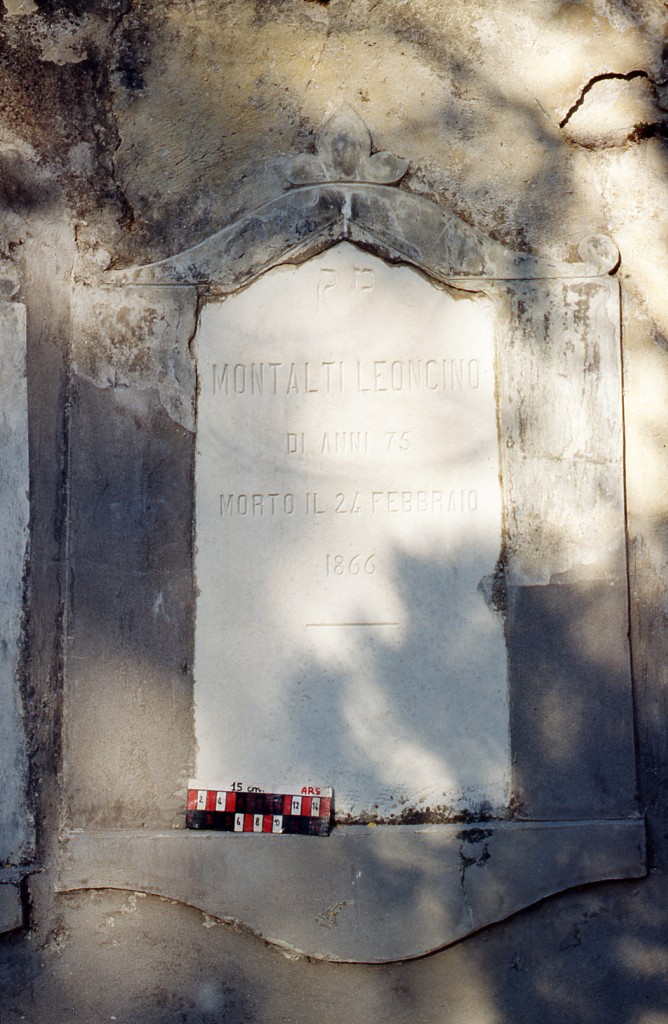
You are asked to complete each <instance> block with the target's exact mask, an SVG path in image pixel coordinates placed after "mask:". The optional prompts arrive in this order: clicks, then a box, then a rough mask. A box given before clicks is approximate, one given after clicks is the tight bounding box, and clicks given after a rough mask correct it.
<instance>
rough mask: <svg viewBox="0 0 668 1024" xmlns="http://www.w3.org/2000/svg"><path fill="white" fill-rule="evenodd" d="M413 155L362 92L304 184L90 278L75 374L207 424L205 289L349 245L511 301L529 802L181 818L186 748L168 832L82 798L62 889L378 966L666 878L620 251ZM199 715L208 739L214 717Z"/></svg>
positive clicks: (515, 750) (515, 601) (516, 556)
mask: <svg viewBox="0 0 668 1024" xmlns="http://www.w3.org/2000/svg"><path fill="white" fill-rule="evenodd" d="M407 167H408V164H407V162H406V161H403V160H401V159H399V158H397V157H394V156H392V155H391V154H388V153H373V152H372V147H371V140H370V136H369V133H368V130H367V129H366V126H365V125H364V124H363V122H362V121H361V120H360V119H359V118H358V117H357V115H356V114H355V113H354V111H352V110H351V109H350V108H344V110H342V111H340V112H339V114H337V115H335V116H334V117H333V118H332V119H330V121H329V122H328V123H327V124H326V125H325V126H324V128H323V130H322V132H321V134H320V136H319V138H318V140H317V144H316V152H315V154H309V155H305V156H300V157H298V158H296V159H293V160H291V161H290V162H289V163H288V165H287V178H288V181H289V182H290V187H288V188H287V189H286V191H285V192H283V193H282V194H281V195H279V196H277V197H276V198H275V199H274V200H272V201H271V202H268V203H266V204H265V205H264V206H262V207H261V208H259V209H256V210H254V211H252V212H250V213H248V214H245V215H244V216H242V217H241V218H240V219H239V220H238V221H236V222H235V223H234V224H231V225H229V226H228V227H226V228H224V229H223V230H222V231H219V232H218V233H217V234H215V235H213V236H212V237H210V238H208V239H207V240H205V241H204V242H202V243H201V244H199V245H196V246H194V247H193V248H191V249H189V250H187V251H186V252H183V253H180V254H178V255H176V256H174V257H172V258H170V259H167V260H163V261H161V262H159V263H155V264H152V265H149V266H144V267H138V268H131V269H129V270H125V271H117V272H110V273H107V274H104V275H102V278H101V279H100V280H98V281H95V282H87V283H85V284H81V285H80V286H78V288H77V294H76V296H75V324H76V329H75V342H74V353H75V360H76V371H77V374H78V375H79V377H80V378H81V379H83V380H86V381H89V382H92V383H93V384H95V385H96V386H97V387H109V386H110V382H111V381H114V382H115V383H116V384H119V383H120V384H124V385H127V386H129V387H135V386H136V387H140V388H141V387H143V386H146V384H145V378H146V377H149V378H150V379H151V381H153V382H154V384H153V385H152V386H155V387H157V390H158V392H159V395H160V400H161V402H162V406H163V408H164V409H165V410H166V411H167V412H168V414H169V416H170V417H171V418H172V419H173V420H175V421H177V422H178V423H180V424H182V425H183V426H184V427H186V428H187V429H188V430H194V424H195V401H196V396H195V367H194V366H193V361H192V355H191V352H190V342H191V340H192V335H193V330H194V328H195V326H196V322H197V320H196V318H197V314H198V310H199V309H201V305H202V303H203V302H204V303H206V302H207V301H208V300H212V301H213V300H220V298H221V297H223V296H225V295H227V294H231V293H234V292H237V291H238V290H240V289H242V288H245V287H247V286H249V285H250V284H251V283H252V282H253V281H254V280H255V279H257V278H259V277H260V276H261V275H263V274H264V273H265V272H266V271H268V270H270V269H271V268H273V267H276V266H278V265H279V264H285V263H302V262H304V261H306V260H308V259H309V258H310V257H312V256H314V255H315V254H317V253H320V252H322V251H323V250H325V249H327V248H330V247H332V246H335V245H337V244H338V243H341V242H348V243H352V244H353V245H356V246H358V247H360V248H362V249H365V250H367V251H370V252H372V253H373V254H374V255H375V256H377V257H380V258H381V259H383V260H385V261H388V262H391V263H403V264H407V265H409V266H412V267H414V268H417V269H419V270H420V271H422V272H423V273H424V274H425V275H427V276H428V277H429V278H430V279H432V280H435V281H438V282H441V283H442V284H444V285H446V286H449V287H450V288H454V289H459V290H465V291H468V292H471V293H481V294H483V295H485V296H487V297H488V299H490V300H491V302H492V303H493V305H494V308H495V310H496V329H495V330H496V336H495V343H496V348H497V375H498V376H497V421H498V431H499V452H500V467H501V472H500V475H501V480H502V496H503V506H504V509H503V515H504V520H503V521H504V543H503V557H502V558H500V561H499V565H498V572H497V578H496V581H495V586H497V588H498V594H497V596H498V597H499V600H500V601H501V602H502V604H503V609H504V614H505V636H506V646H507V656H508V679H509V703H510V743H511V754H512V771H513V780H512V791H513V799H512V802H511V806H510V807H509V808H508V809H507V813H506V814H505V816H504V817H503V820H485V821H473V822H462V821H459V822H453V823H450V824H447V823H446V824H431V825H429V824H427V825H424V826H408V825H380V826H377V827H375V828H368V827H365V826H363V825H356V826H345V827H340V828H337V829H335V831H334V833H333V835H332V837H331V838H330V839H327V840H313V839H309V838H306V837H271V836H270V837H254V836H234V835H232V836H229V835H226V834H201V833H189V832H186V831H185V830H171V831H170V830H169V828H168V825H169V821H170V814H172V811H173V801H174V794H175V793H179V792H181V793H183V795H184V796H185V793H184V780H185V773H186V772H187V770H188V768H187V767H186V766H183V765H182V766H180V767H179V766H173V765H172V766H170V765H167V764H166V765H165V767H164V772H163V775H164V777H165V778H166V782H165V783H164V791H165V794H166V795H165V797H164V803H165V830H164V831H160V830H155V829H153V830H152V829H141V828H139V827H137V828H133V827H132V824H133V821H132V815H131V814H129V815H128V819H127V820H126V822H125V827H124V828H122V829H115V830H106V831H100V830H99V825H96V824H95V822H99V820H100V817H102V819H104V814H102V815H100V813H99V808H98V809H97V812H96V814H95V815H92V814H90V813H89V812H88V811H87V810H86V804H85V801H83V800H81V801H80V804H79V806H78V807H77V806H73V808H72V809H71V812H70V815H69V820H70V821H71V822H72V824H73V826H74V827H73V828H72V829H70V831H68V832H66V833H65V835H64V837H63V839H64V841H63V844H62V850H63V853H62V859H61V863H60V867H59V881H58V885H59V889H60V890H61V891H70V890H75V889H78V888H95V887H116V888H127V889H131V890H140V891H146V892H150V893H157V894H159V895H162V896H166V897H170V898H172V899H176V900H180V901H183V902H185V903H187V904H190V905H193V906H195V907H198V908H200V909H201V910H203V911H205V912H206V913H208V914H211V915H214V916H216V917H218V918H221V919H223V920H229V921H237V922H239V923H241V924H242V925H243V926H244V927H246V928H249V929H251V930H253V931H255V932H256V933H257V934H258V935H260V936H261V937H262V938H264V939H266V940H268V941H271V942H274V943H277V944H279V945H282V946H285V947H289V948H291V949H294V950H296V951H299V952H303V953H305V954H307V955H309V956H313V957H320V958H323V959H329V960H333V961H354V962H376V963H379V962H385V961H390V960H396V959H403V958H409V957H416V956H421V955H424V954H425V953H427V952H429V951H431V950H434V949H437V948H439V947H442V946H444V945H447V944H449V943H452V942H454V941H457V940H459V939H461V938H462V937H464V936H466V935H467V934H470V933H472V932H474V931H476V930H478V929H480V928H481V927H483V926H485V925H489V924H491V923H493V922H495V921H499V920H502V919H504V918H507V917H509V916H510V915H512V914H513V913H515V912H517V911H518V910H520V909H522V908H524V907H527V906H529V905H531V904H533V903H535V902H537V901H539V900H541V899H543V898H544V897H546V896H548V895H551V894H554V893H557V892H560V891H563V890H566V889H568V888H571V887H573V886H577V885H581V884H584V883H587V882H593V881H599V880H603V879H614V878H626V877H638V876H641V875H643V874H644V873H645V851H644V824H643V821H642V819H641V818H640V817H639V815H638V810H637V806H636V803H635V791H636V787H635V759H634V741H633V711H632V700H631V676H630V662H629V650H628V639H627V634H628V620H627V603H628V592H627V570H626V543H625V520H624V483H623V461H622V460H623V437H622V406H621V402H622V393H621V353H620V347H621V346H620V300H619V290H618V284H617V281H616V279H615V277H614V271H615V269H616V267H617V265H618V262H619V254H618V252H617V250H616V248H615V246H614V244H613V243H612V242H611V241H610V240H609V239H607V238H605V237H602V236H592V237H590V238H588V239H586V240H585V241H584V242H583V243H582V244H581V246H580V256H581V262H579V263H574V264H565V263H559V262H556V261H552V260H544V259H540V258H537V257H534V256H529V255H526V254H522V253H515V252H509V251H508V250H506V249H505V248H504V247H503V246H502V245H500V244H499V243H497V242H495V241H493V240H491V239H489V238H487V237H485V236H483V235H482V234H481V233H480V232H478V231H476V230H475V229H474V228H472V227H471V226H470V225H468V224H465V223H464V222H462V221H461V220H460V219H458V218H457V217H455V216H453V215H452V214H451V213H449V212H448V211H445V210H443V209H441V208H440V207H439V206H437V205H436V204H434V203H433V202H431V201H429V200H426V199H424V198H422V197H419V196H416V195H413V194H411V192H410V191H408V190H407V189H406V188H402V187H397V185H398V183H399V182H400V181H401V179H402V178H403V176H404V174H405V173H406V170H407ZM149 307H150V309H151V310H152V315H151V317H150V318H149V317H146V316H145V315H144V312H145V311H146V309H147V308H149ZM121 311H122V314H123V315H122V316H120V315H119V313H120V312H121ZM142 311H144V312H142ZM156 311H157V313H156ZM149 322H150V325H151V326H150V329H149V327H148V326H147V324H149ZM156 324H157V326H156ZM128 333H129V334H130V335H131V338H132V342H131V345H129V344H128ZM77 339H79V340H77ZM129 353H130V354H129ZM155 382H157V383H155ZM75 420H76V417H75ZM75 449H76V442H75ZM129 457H130V456H129ZM555 537H558V538H559V541H558V543H556V542H555ZM189 614H190V615H191V617H192V615H193V609H191V610H190V612H189ZM74 621H75V623H76V609H75V615H74ZM189 628H191V629H192V628H194V625H193V622H192V618H191V626H190V627H189ZM68 686H69V687H70V688H69V691H68V692H70V693H71V694H72V693H74V683H71V684H68ZM77 686H78V689H77V693H79V694H80V693H81V681H78V682H77ZM67 699H68V698H67V695H66V700H67ZM550 709H552V710H550ZM556 709H559V713H558V714H557V713H556ZM68 720H69V722H70V726H69V729H70V734H69V739H68V749H69V750H70V751H71V752H72V754H71V756H72V757H73V758H74V759H75V761H76V750H77V744H78V743H79V742H80V741H81V742H83V724H82V725H81V726H78V724H77V715H76V709H75V708H74V705H73V702H72V700H71V698H70V706H69V709H68ZM86 727H87V728H90V720H88V721H87V725H86ZM182 727H183V730H186V731H187V730H190V731H192V729H193V725H192V720H186V717H184V720H183V723H182ZM79 728H80V730H81V731H80V732H77V730H78V729H79ZM100 728H104V726H103V725H101V726H100ZM557 736H558V737H559V739H560V742H559V743H558V744H556V743H553V742H552V740H554V739H555V738H556V737H557ZM565 737H567V738H568V741H567V742H565V741H564V738H565ZM85 741H86V743H87V744H89V745H90V744H93V745H94V743H95V737H94V736H93V737H91V736H90V735H89V734H88V735H87V736H86V740H85ZM557 748H558V751H559V753H558V756H557V755H556V753H555V751H556V749H557ZM75 771H76V765H75V767H71V768H70V769H69V772H70V775H72V774H73V773H74V772H75ZM67 777H68V767H67V765H66V766H65V778H66V780H67ZM66 785H67V781H66ZM119 792H122V781H121V782H120V783H119ZM74 803H76V800H75V801H74ZM138 815H139V812H137V816H138ZM275 840H280V841H275Z"/></svg>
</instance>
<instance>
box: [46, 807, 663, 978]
mask: <svg viewBox="0 0 668 1024" xmlns="http://www.w3.org/2000/svg"><path fill="white" fill-rule="evenodd" d="M645 873H646V866H645V827H644V821H642V820H640V819H632V820H613V821H575V822H482V823H480V824H478V825H461V824H457V825H431V826H418V827H409V826H378V827H367V826H351V827H341V828H337V829H335V830H334V832H333V833H332V835H331V836H330V837H329V838H328V839H322V838H314V837H307V836H283V835H276V836H273V835H267V836H264V835H258V836H255V835H243V834H242V835H235V834H230V833H219V832H190V831H186V830H175V831H171V832H150V831H130V830H128V831H105V832H67V833H65V834H64V836H63V841H62V853H61V862H60V866H59V875H58V882H57V890H58V891H59V892H61V893H62V892H70V891H74V890H78V889H105V888H114V889H129V890H133V891H140V892H147V893H153V894H155V895H159V896H164V897H167V898H169V899H174V900H178V901H180V902H183V903H186V904H188V905H190V906H193V907H196V908H198V909H199V910H201V911H203V912H205V913H207V914H210V915H212V916H213V917H217V918H220V919H221V920H224V921H228V922H234V923H238V924H240V925H242V926H244V927H245V928H248V929H249V930H251V931H253V932H255V933H256V934H257V935H259V936H260V937H261V938H262V939H264V940H266V941H268V942H271V943H274V944H276V945H279V946H282V947H286V948H289V949H291V950H294V951H295V952H298V953H302V954H305V955H308V956H310V957H315V958H317V959H323V960H331V961H340V962H361V963H385V962H388V961H392V960H403V959H409V958H413V957H417V956H422V955H424V954H425V953H429V952H432V951H433V950H435V949H438V948H440V947H442V946H447V945H449V944H451V943H453V942H456V941H458V940H459V939H462V938H464V937H465V936H466V935H469V934H471V933H472V932H475V931H478V930H479V929H480V928H483V927H485V926H486V925H489V924H492V923H494V922H496V921H502V920H504V919H506V918H508V917H510V916H511V915H513V914H515V913H517V912H518V911H519V910H522V909H524V908H525V907H528V906H531V905H532V904H534V903H537V902H538V901H540V900H542V899H544V898H545V897H547V896H551V895H554V894H555V893H558V892H563V891H564V890H566V889H570V888H573V887H574V886H578V885H584V884H586V883H589V882H599V881H605V880H611V879H621V878H639V877H642V876H643V875H644V874H645Z"/></svg>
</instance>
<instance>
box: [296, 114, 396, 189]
mask: <svg viewBox="0 0 668 1024" xmlns="http://www.w3.org/2000/svg"><path fill="white" fill-rule="evenodd" d="M315 149H316V155H315V156H312V155H311V154H308V153H304V154H302V155H301V156H297V157H295V158H294V159H293V160H290V161H289V163H288V165H287V168H286V176H287V179H288V181H289V182H291V183H292V184H293V185H315V184H319V183H321V182H328V181H331V182H333V181H364V182H369V183H371V184H374V185H396V184H397V182H399V181H401V179H402V178H403V176H404V174H405V173H406V171H407V170H408V160H402V159H401V157H398V156H393V155H392V153H384V152H383V153H372V152H371V135H370V133H369V129H368V128H367V126H366V125H365V123H364V121H363V120H362V118H361V117H360V116H359V114H357V113H356V112H355V111H354V110H353V108H352V107H349V106H348V105H346V106H344V107H341V109H340V110H337V111H336V113H335V114H332V116H331V117H330V118H329V120H328V121H326V122H325V124H324V125H323V127H322V128H321V130H320V132H319V134H318V137H317V139H316V142H315Z"/></svg>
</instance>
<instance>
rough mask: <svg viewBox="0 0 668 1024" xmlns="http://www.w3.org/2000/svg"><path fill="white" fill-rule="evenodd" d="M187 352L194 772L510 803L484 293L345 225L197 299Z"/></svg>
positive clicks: (451, 806) (362, 807) (467, 803)
mask: <svg viewBox="0 0 668 1024" xmlns="http://www.w3.org/2000/svg"><path fill="white" fill-rule="evenodd" d="M196 358H197V367H198V378H199V396H198V421H197V455H196V555H195V568H196V582H197V588H198V599H197V621H196V639H195V699H196V736H197V742H198V747H199V753H198V763H197V773H198V775H199V776H200V777H205V778H206V777H214V778H227V777H228V776H229V781H230V783H231V782H233V781H240V782H242V783H243V784H245V785H247V784H249V783H252V781H253V779H258V780H263V779H266V778H272V779H276V780H280V779H281V778H284V779H285V781H286V783H289V782H290V781H291V780H292V779H294V778H299V779H302V780H303V779H305V778H306V779H307V780H313V781H314V782H317V783H318V784H321V785H332V786H334V788H335V791H336V804H337V814H338V815H339V816H340V817H345V816H346V815H350V816H352V817H353V818H358V817H360V816H364V815H371V816H376V817H378V818H381V819H386V818H391V817H394V816H400V815H401V813H402V811H403V810H405V809H417V810H419V811H425V810H426V809H427V808H430V813H431V814H432V815H434V814H436V816H437V817H438V816H440V817H442V818H447V817H448V816H452V815H453V814H459V813H461V812H463V811H467V810H469V811H471V812H472V813H480V811H481V810H482V811H484V810H490V809H491V810H496V811H498V810H499V809H501V808H503V807H504V806H505V805H506V803H507V801H508V797H509V778H510V752H509V734H508V692H507V690H508V687H507V665H506V650H505V644H504V635H503V621H502V619H501V617H500V615H499V614H498V613H496V612H495V611H493V610H492V609H491V608H490V607H489V605H488V603H487V601H486V599H485V597H484V591H485V587H484V586H481V581H482V580H483V579H484V578H486V577H489V576H490V575H491V574H493V572H494V569H495V565H496V561H497V558H498V557H499V552H500V547H501V524H502V506H501V493H500V486H499V459H498V431H497V414H496V404H495V397H494V396H495V372H494V358H495V357H494V319H493V311H492V306H491V303H490V302H489V301H488V300H487V299H484V298H482V297H480V296H471V295H470V294H467V295H463V294H462V295H461V296H460V295H458V294H457V293H454V292H449V291H447V290H446V289H444V288H442V287H438V286H436V285H434V284H432V283H431V282H430V281H428V280H427V279H426V278H425V277H424V276H423V275H421V274H420V273H418V272H417V271H414V270H412V269H409V268H407V267H405V266H401V267H393V266H390V265H388V264H386V263H384V262H382V261H381V260H379V259H377V258H375V257H372V256H370V255H368V254H365V253H363V252H361V251H360V250H358V249H356V248H354V247H353V246H351V245H349V244H347V243H343V244H341V245H338V246H337V247H336V248H335V249H333V250H330V251H329V252H327V253H325V254H322V255H321V256H318V257H316V258H314V259H311V260H310V261H308V262H307V263H305V264H302V265H301V266H298V267H294V266H284V267H279V268H277V269H275V270H273V271H270V272H269V273H267V274H265V275H264V276H263V277H262V278H260V279H259V280H258V281H257V282H256V283H254V284H253V285H251V286H250V287H249V288H247V289H246V290H244V291H242V292H239V293H237V294H235V295H233V296H231V297H229V298H227V299H226V300H224V301H213V302H210V303H209V304H207V305H206V306H205V308H204V309H203V311H202V316H201V322H200V326H199V329H198V332H197V336H196Z"/></svg>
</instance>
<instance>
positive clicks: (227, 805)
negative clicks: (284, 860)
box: [187, 779, 334, 833]
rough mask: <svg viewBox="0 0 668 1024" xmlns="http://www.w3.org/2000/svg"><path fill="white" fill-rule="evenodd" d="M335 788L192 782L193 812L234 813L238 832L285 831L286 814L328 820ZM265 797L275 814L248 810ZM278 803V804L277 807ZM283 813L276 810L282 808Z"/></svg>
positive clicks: (189, 795) (191, 801) (189, 783)
mask: <svg viewBox="0 0 668 1024" xmlns="http://www.w3.org/2000/svg"><path fill="white" fill-rule="evenodd" d="M333 795H334V791H333V789H332V788H331V787H324V786H311V785H303V786H293V787H290V788H289V789H288V790H287V792H286V787H283V786H282V787H279V786H244V785H243V784H241V783H238V782H234V783H228V784H227V785H221V784H219V783H211V782H203V781H202V780H200V779H190V780H189V781H188V804H187V808H188V810H189V811H217V812H222V813H228V814H234V831H235V832H276V833H277V832H282V831H283V817H284V816H292V817H303V818H319V819H328V818H329V817H330V814H331V810H332V798H333ZM262 797H265V798H266V800H267V801H269V802H271V803H272V805H273V813H271V814H267V813H260V814H258V813H248V811H247V810H245V809H244V805H247V804H248V801H249V799H250V800H252V801H253V802H257V800H258V798H259V799H260V801H261V802H264V801H263V800H262V799H261V798H262ZM277 804H278V806H277ZM279 806H280V810H281V811H282V814H281V813H276V812H277V811H278V809H279Z"/></svg>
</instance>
